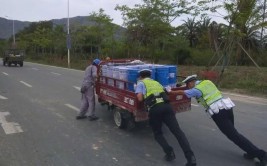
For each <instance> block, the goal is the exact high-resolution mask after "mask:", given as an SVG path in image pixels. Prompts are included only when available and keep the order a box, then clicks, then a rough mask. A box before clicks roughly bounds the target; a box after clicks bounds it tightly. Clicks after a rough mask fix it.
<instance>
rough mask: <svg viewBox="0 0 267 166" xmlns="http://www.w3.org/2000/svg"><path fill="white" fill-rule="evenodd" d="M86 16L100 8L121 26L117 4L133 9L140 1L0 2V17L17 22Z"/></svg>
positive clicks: (50, 0) (36, 0)
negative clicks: (116, 9)
mask: <svg viewBox="0 0 267 166" xmlns="http://www.w3.org/2000/svg"><path fill="white" fill-rule="evenodd" d="M68 2H69V17H70V18H71V17H75V16H88V15H89V14H90V13H92V12H98V11H99V9H100V8H102V9H104V10H105V13H106V14H107V15H109V16H110V18H111V19H113V23H115V24H118V25H122V23H123V20H122V16H121V12H120V11H115V7H116V5H117V4H119V5H127V6H129V7H134V4H137V3H141V2H142V0H69V1H68V0H0V4H1V5H0V17H3V18H6V19H9V20H19V21H31V22H32V21H45V20H51V19H60V18H67V17H68Z"/></svg>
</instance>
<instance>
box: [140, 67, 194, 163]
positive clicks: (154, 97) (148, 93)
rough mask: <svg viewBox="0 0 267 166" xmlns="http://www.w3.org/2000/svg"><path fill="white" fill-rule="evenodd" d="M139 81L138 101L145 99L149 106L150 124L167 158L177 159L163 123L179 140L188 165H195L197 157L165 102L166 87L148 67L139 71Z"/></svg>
mask: <svg viewBox="0 0 267 166" xmlns="http://www.w3.org/2000/svg"><path fill="white" fill-rule="evenodd" d="M139 76H140V77H139V79H140V80H139V81H138V83H137V86H136V90H135V93H136V94H137V98H138V101H140V102H141V101H144V103H145V104H146V105H147V107H149V124H150V126H151V127H152V131H153V133H154V138H155V140H156V141H157V142H158V143H159V145H160V146H161V147H162V149H163V151H164V152H165V153H166V155H165V157H164V158H165V160H167V161H172V160H174V159H175V153H174V151H173V148H172V147H171V146H170V145H169V144H168V142H167V141H166V139H165V138H164V136H163V133H162V130H161V128H162V124H163V123H165V124H166V125H167V127H168V128H169V129H170V131H171V132H172V134H173V135H174V136H175V137H176V139H177V140H178V142H179V144H180V146H181V148H182V150H183V152H184V155H185V157H186V159H187V163H186V166H195V165H196V159H195V156H194V153H193V151H192V150H191V147H190V145H189V142H188V140H187V138H186V136H185V134H184V132H183V131H182V130H181V129H180V127H179V124H178V122H177V120H176V117H175V113H174V111H173V110H172V107H171V105H170V104H169V103H166V102H164V97H163V96H164V93H165V92H164V89H163V87H162V85H161V84H160V83H158V82H157V81H155V80H153V79H150V76H151V71H150V70H148V69H144V70H141V71H140V72H139Z"/></svg>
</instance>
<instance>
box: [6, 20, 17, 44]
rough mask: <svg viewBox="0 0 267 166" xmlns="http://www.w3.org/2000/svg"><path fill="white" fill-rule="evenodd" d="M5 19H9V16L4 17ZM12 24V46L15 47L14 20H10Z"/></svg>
mask: <svg viewBox="0 0 267 166" xmlns="http://www.w3.org/2000/svg"><path fill="white" fill-rule="evenodd" d="M5 17H6V18H9V19H10V17H9V16H5ZM12 24H13V28H12V33H13V44H12V46H13V47H15V46H16V36H15V23H14V19H12Z"/></svg>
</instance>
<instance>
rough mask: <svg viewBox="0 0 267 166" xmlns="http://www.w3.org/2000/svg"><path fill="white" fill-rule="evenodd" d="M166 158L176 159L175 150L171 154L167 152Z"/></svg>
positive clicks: (168, 159) (169, 159) (167, 159)
mask: <svg viewBox="0 0 267 166" xmlns="http://www.w3.org/2000/svg"><path fill="white" fill-rule="evenodd" d="M164 159H165V160H166V161H172V160H174V159H175V153H174V152H173V151H171V152H170V153H169V154H166V155H165V156H164Z"/></svg>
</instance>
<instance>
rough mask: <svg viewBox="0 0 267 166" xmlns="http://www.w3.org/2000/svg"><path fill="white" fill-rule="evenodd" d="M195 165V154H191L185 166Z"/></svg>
mask: <svg viewBox="0 0 267 166" xmlns="http://www.w3.org/2000/svg"><path fill="white" fill-rule="evenodd" d="M196 165H197V160H196V158H195V156H191V157H190V158H189V159H187V163H186V164H185V166H196Z"/></svg>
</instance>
